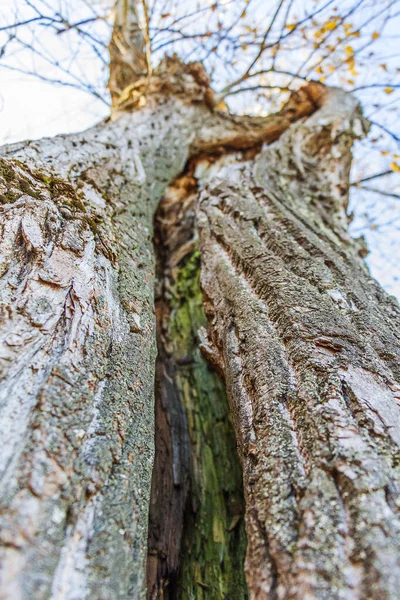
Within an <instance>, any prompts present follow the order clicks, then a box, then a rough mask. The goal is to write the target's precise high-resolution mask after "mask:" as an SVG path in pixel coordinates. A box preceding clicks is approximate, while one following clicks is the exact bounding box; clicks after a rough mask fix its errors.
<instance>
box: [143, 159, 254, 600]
mask: <svg viewBox="0 0 400 600" xmlns="http://www.w3.org/2000/svg"><path fill="white" fill-rule="evenodd" d="M192 166H193V165H192ZM196 194H197V186H196V181H195V179H194V178H193V175H192V168H191V167H189V170H188V172H186V173H185V174H184V175H183V176H182V177H181V178H179V179H177V180H176V182H175V183H174V184H173V185H172V186H171V187H170V188H169V190H168V193H167V194H166V196H165V198H164V199H163V200H162V201H161V203H160V206H159V209H158V211H157V214H156V218H155V249H156V255H157V263H158V268H157V272H158V277H157V280H158V289H156V315H157V338H158V351H159V355H158V366H157V369H156V437H155V448H156V450H155V464H154V470H153V478H152V493H151V501H150V514H149V556H148V564H147V577H148V598H149V600H155V599H157V598H164V599H172V598H174V599H175V598H180V599H182V600H184V599H191V598H202V597H209V595H210V594H212V597H218V598H230V599H231V600H245V598H247V590H246V584H245V578H244V556H245V546H246V542H245V533H244V523H243V511H244V500H243V490H242V482H241V479H242V475H241V469H240V466H239V461H238V457H237V453H236V442H235V437H234V434H233V429H232V424H231V422H230V416H229V409H228V404H227V399H226V396H225V391H224V385H223V383H222V381H221V380H220V379H219V377H218V376H217V374H216V373H215V372H214V371H213V370H212V369H211V368H210V366H209V365H208V364H207V362H206V360H205V359H204V357H203V356H202V354H201V351H200V348H199V345H200V340H199V336H198V333H197V330H198V328H200V327H201V326H203V325H205V322H206V321H205V315H204V313H203V309H202V293H201V290H200V287H199V275H200V262H199V253H198V250H197V241H196V237H195V228H194V200H195V197H196ZM189 459H190V460H189Z"/></svg>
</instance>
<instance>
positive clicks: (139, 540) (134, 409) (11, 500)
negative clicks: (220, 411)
mask: <svg viewBox="0 0 400 600" xmlns="http://www.w3.org/2000/svg"><path fill="white" fill-rule="evenodd" d="M192 123H193V115H192V114H191V108H190V106H183V105H182V103H179V102H177V101H175V100H173V99H172V100H171V101H169V102H166V103H165V104H161V105H158V106H156V107H154V109H150V108H148V109H143V110H142V111H140V112H136V113H133V114H130V115H124V116H122V117H121V118H120V119H118V120H117V121H114V122H108V123H105V124H101V125H99V126H98V127H96V128H95V129H93V130H91V131H89V132H85V133H83V134H79V135H74V136H68V137H59V138H55V139H54V140H43V141H40V142H31V143H28V144H25V145H19V146H13V147H11V148H7V149H6V150H5V153H6V156H7V158H6V159H3V160H2V162H1V176H2V180H1V184H2V194H3V195H2V200H3V206H2V234H3V235H2V249H1V252H2V279H1V285H2V294H1V295H2V324H1V335H2V340H3V342H4V345H3V350H2V356H1V362H2V367H3V372H2V378H3V383H2V387H1V397H2V404H1V407H2V408H1V410H2V412H1V421H0V423H1V435H0V440H1V452H0V456H1V465H2V468H1V471H2V479H1V507H2V527H1V540H2V561H1V562H2V569H3V573H4V577H5V581H4V585H3V588H2V589H3V594H4V597H7V598H13V599H17V598H49V597H52V598H71V599H72V598H86V597H91V598H94V597H96V598H100V597H101V598H127V597H135V598H139V597H141V594H142V593H143V589H144V585H145V580H144V576H145V559H146V554H147V552H146V550H147V548H146V546H147V544H146V541H147V513H148V501H149V492H150V480H151V468H152V461H153V412H154V403H153V394H154V362H155V353H156V347H155V319H154V299H153V288H154V269H155V265H154V252H153V247H152V244H153V243H152V222H153V215H154V211H155V208H156V206H157V204H158V200H159V198H160V197H161V196H162V194H163V191H164V189H165V186H166V185H167V184H168V182H169V181H170V180H171V178H173V177H174V176H175V175H176V174H177V173H178V172H179V171H180V170H181V169H182V167H183V165H184V163H185V160H186V158H187V153H188V148H189V143H190V141H191V139H193V136H194V133H193V127H192ZM163 140H165V142H164V143H163ZM3 153H4V150H3ZM20 161H23V163H22V162H20Z"/></svg>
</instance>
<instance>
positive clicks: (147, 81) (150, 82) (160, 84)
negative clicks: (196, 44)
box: [113, 55, 215, 112]
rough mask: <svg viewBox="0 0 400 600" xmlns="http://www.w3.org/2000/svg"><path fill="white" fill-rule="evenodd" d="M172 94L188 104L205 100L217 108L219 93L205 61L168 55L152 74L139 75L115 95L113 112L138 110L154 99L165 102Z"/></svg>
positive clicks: (210, 105)
mask: <svg viewBox="0 0 400 600" xmlns="http://www.w3.org/2000/svg"><path fill="white" fill-rule="evenodd" d="M170 96H174V97H178V98H181V99H182V100H184V101H185V103H189V104H191V103H204V104H205V105H207V106H209V107H210V108H213V107H214V105H215V94H214V91H213V90H212V89H211V87H210V78H209V76H208V75H207V73H206V70H205V68H204V66H203V65H202V63H201V62H198V61H196V62H190V63H188V64H186V63H184V62H182V61H181V60H180V59H179V58H178V56H177V55H173V56H167V57H165V58H164V59H163V60H162V61H161V62H160V64H159V65H158V67H157V68H156V69H155V70H154V71H153V73H152V75H151V76H148V75H145V76H143V77H139V78H138V79H136V80H135V81H134V82H133V83H131V84H130V85H128V86H126V87H125V89H124V90H123V91H122V92H121V94H120V95H119V96H118V97H117V98H113V111H114V112H116V111H117V112H122V111H129V110H135V109H136V108H138V107H141V106H144V105H146V104H147V103H148V102H149V101H150V99H151V101H153V102H157V103H158V102H163V101H165V99H166V98H169V97H170Z"/></svg>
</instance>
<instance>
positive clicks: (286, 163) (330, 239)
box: [197, 90, 400, 599]
mask: <svg viewBox="0 0 400 600" xmlns="http://www.w3.org/2000/svg"><path fill="white" fill-rule="evenodd" d="M362 130H363V121H362V118H361V115H360V113H359V109H358V107H357V104H356V103H355V102H354V101H353V100H352V99H351V98H350V97H348V96H346V95H344V94H342V93H340V92H339V91H336V90H333V91H331V97H330V98H328V100H327V101H326V103H325V105H324V107H322V108H321V109H320V111H318V112H316V113H315V114H314V115H313V116H312V117H310V118H309V119H308V120H307V121H305V122H302V123H297V124H295V125H292V126H291V127H290V128H289V129H288V131H287V132H286V133H284V134H283V136H282V137H281V138H280V140H279V141H278V142H276V143H274V144H272V145H270V146H268V147H267V148H266V149H265V150H264V151H263V152H262V153H261V155H260V156H259V158H258V159H257V160H256V163H255V164H253V163H248V164H245V165H230V166H226V167H225V168H223V169H221V170H220V172H219V173H218V174H217V177H215V178H214V179H213V180H211V181H210V182H209V183H208V184H207V185H206V187H205V190H204V191H203V193H202V194H201V196H200V200H199V203H198V208H197V215H198V225H199V235H200V252H201V261H202V286H203V289H204V295H205V310H206V313H207V316H208V321H209V339H208V341H207V342H206V345H207V347H208V354H209V356H210V357H212V358H213V360H214V362H215V364H216V365H218V368H219V369H220V370H221V371H222V372H223V373H224V376H225V380H226V385H227V390H228V396H229V400H230V403H231V407H232V412H233V415H234V423H235V429H236V433H237V437H238V442H239V449H240V454H241V460H242V464H243V472H244V487H245V495H246V528H247V535H248V550H247V566H246V571H247V581H248V585H249V592H250V597H251V598H257V599H262V598H279V599H281V598H282V599H283V598H288V597H290V598H299V599H300V598H301V599H303V598H324V599H327V598H332V599H333V598H335V599H336V598H346V599H347V598H348V599H350V598H351V599H353V598H360V599H361V598H366V597H369V598H376V599H378V598H393V599H394V598H396V597H397V594H398V589H399V585H400V581H399V579H398V577H399V575H398V573H399V561H400V545H399V541H398V540H399V537H398V535H399V528H400V521H399V518H398V506H399V489H400V488H399V483H400V480H399V458H400V453H399V445H400V437H399V426H398V423H399V416H400V414H399V411H400V409H399V404H398V399H399V371H398V358H399V348H400V345H399V340H400V335H399V329H398V326H399V325H398V324H399V321H398V316H399V314H400V313H399V307H398V304H397V303H396V302H395V301H394V300H393V299H391V298H390V297H388V296H387V295H385V294H384V292H383V291H382V290H381V289H380V287H379V286H378V284H377V283H376V282H375V281H373V280H372V279H371V278H370V276H369V274H368V272H367V269H366V267H365V266H364V264H363V263H362V259H361V258H360V254H361V255H362V254H363V253H364V248H363V247H362V245H361V246H360V244H358V243H357V242H354V241H352V240H351V239H350V237H349V235H348V233H347V231H346V228H345V224H346V222H345V207H346V201H347V190H348V172H349V168H350V147H351V144H352V141H353V139H354V137H356V136H357V135H360V134H361V133H362Z"/></svg>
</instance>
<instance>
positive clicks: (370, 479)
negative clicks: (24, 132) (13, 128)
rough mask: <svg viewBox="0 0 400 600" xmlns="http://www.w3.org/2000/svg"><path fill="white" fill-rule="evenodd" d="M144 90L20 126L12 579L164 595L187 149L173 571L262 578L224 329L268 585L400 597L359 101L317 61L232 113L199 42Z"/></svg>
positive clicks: (9, 474) (8, 539) (392, 416)
mask: <svg viewBox="0 0 400 600" xmlns="http://www.w3.org/2000/svg"><path fill="white" fill-rule="evenodd" d="M121 77H122V75H121ZM143 85H144V84H143ZM145 90H146V95H145V96H144V95H143V93H139V91H138V88H137V87H135V89H133V90H130V92H129V93H127V92H126V93H125V95H124V94H122V95H119V96H118V98H117V97H116V98H114V100H115V104H116V106H118V110H119V114H117V112H115V113H114V116H113V118H112V119H109V120H107V121H106V122H104V123H102V124H100V125H98V126H97V127H95V128H94V129H92V130H90V131H88V132H85V133H83V134H77V135H71V136H60V137H57V138H55V139H53V140H42V141H40V142H30V143H26V144H19V145H18V144H17V145H14V146H11V147H6V148H4V149H3V151H2V155H3V157H4V158H2V159H1V172H0V176H1V179H0V194H1V200H2V203H3V206H2V209H1V210H2V241H1V243H2V247H1V257H2V265H1V267H2V268H1V280H0V285H1V290H2V294H1V336H2V341H3V342H4V343H3V347H2V350H1V363H2V387H1V404H0V407H1V420H0V432H1V434H0V444H1V447H0V464H1V484H0V485H1V487H0V502H1V537H0V539H1V565H2V567H1V568H2V577H3V578H4V583H3V585H2V596H1V598H4V599H7V600H9V599H11V598H12V599H13V600H18V599H21V600H28V599H35V600H36V599H37V600H39V599H40V600H41V599H47V598H52V599H54V600H55V599H57V600H59V599H64V600H81V599H82V600H83V599H86V598H88V599H89V598H90V599H96V600H97V599H99V600H100V599H101V600H114V599H115V600H117V599H126V598H134V599H141V598H143V597H144V595H145V586H146V555H147V523H148V510H149V504H150V488H151V470H152V464H153V454H154V452H153V439H154V373H155V358H156V319H155V314H154V285H155V270H156V264H155V252H154V248H153V218H154V215H155V212H156V209H157V206H158V204H159V201H160V199H161V198H162V197H163V195H164V193H165V190H166V188H167V186H168V185H169V184H170V183H171V182H172V181H173V180H174V179H175V178H176V177H177V175H179V174H180V173H181V172H183V171H186V173H187V174H189V177H190V178H191V180H193V177H194V178H195V180H199V182H200V183H199V186H200V188H204V190H203V192H202V194H201V196H200V201H199V202H198V201H197V191H196V186H197V182H196V181H195V180H193V185H191V186H189V189H184V190H183V192H181V195H180V196H179V197H178V205H180V204H181V205H182V211H183V212H182V223H186V222H187V218H189V221H190V226H189V230H190V231H189V234H188V235H187V232H186V233H185V228H184V227H183V228H182V226H180V224H179V222H178V227H177V230H176V231H175V230H174V227H175V225H174V226H173V227H172V229H171V220H170V219H169V217H168V214H169V213H168V210H169V209H168V206H169V205H168V195H167V196H166V200H164V201H163V203H162V205H161V207H163V209H162V210H160V212H159V213H158V222H159V226H160V227H161V228H162V227H164V230H163V231H164V233H163V234H162V236H161V238H160V239H159V241H158V254H159V258H160V260H161V263H162V264H163V267H162V272H161V273H160V276H159V283H158V286H157V292H156V297H157V303H156V306H157V315H158V332H159V335H158V345H159V367H158V372H159V374H160V375H159V381H158V384H157V386H156V387H157V389H158V390H159V393H158V398H159V404H158V405H159V407H161V409H158V413H157V416H158V424H157V430H158V431H159V432H160V437H159V441H160V440H161V442H162V444H164V446H163V447H165V449H166V450H165V455H162V454H159V455H158V457H157V460H156V465H157V464H158V465H161V467H160V470H159V471H157V468H158V467H157V466H156V471H155V476H154V478H153V492H152V503H151V506H152V507H153V509H154V507H155V509H154V510H155V512H154V511H153V513H152V512H150V525H151V528H150V541H149V552H150V557H151V558H150V560H149V570H148V581H149V583H150V589H149V591H150V592H151V593H153V592H154V594H153V597H154V598H156V597H160V598H161V597H164V598H165V597H167V596H166V594H167V592H166V593H165V594H164V589H165V588H166V587H167V584H168V583H171V582H172V581H174V585H175V588H174V590H175V591H174V594H175V596H173V595H171V596H170V597H171V598H172V597H181V598H203V597H204V598H220V597H222V598H223V597H224V595H225V597H230V598H232V600H236V599H238V600H239V599H240V600H244V598H245V597H246V590H245V585H244V581H243V577H242V574H241V569H240V563H241V561H242V558H241V557H242V554H243V552H244V546H245V536H244V531H243V528H242V521H241V515H242V497H241V494H242V492H241V483H240V469H239V466H238V465H237V464H236V462H235V453H234V448H233V446H234V442H233V437H232V431H231V425H230V417H229V415H228V411H227V405H226V403H225V395H224V389H223V388H224V386H223V385H222V384H221V381H220V380H219V379H218V377H217V375H216V374H215V373H214V372H213V371H212V370H211V369H210V368H209V367H208V366H207V364H206V362H205V361H204V359H203V358H201V356H200V353H199V348H201V349H202V351H203V355H204V356H205V357H206V358H207V359H208V360H209V361H211V363H212V364H213V365H214V366H215V367H216V369H217V370H218V371H219V373H220V374H222V375H223V377H224V379H225V385H226V391H227V394H228V398H229V402H230V406H231V414H232V420H233V425H234V428H235V432H236V439H237V443H238V447H239V455H240V460H241V463H242V468H243V481H244V494H245V501H246V531H247V559H246V574H247V583H248V587H249V594H250V597H251V598H254V599H255V598H257V599H258V598H271V599H275V598H299V599H300V598H302V599H303V598H321V599H322V598H323V599H325V598H349V599H350V598H351V599H353V598H367V597H371V598H380V599H382V598H395V597H396V593H397V589H399V586H400V582H399V579H400V569H399V565H398V560H399V542H398V539H396V535H397V533H398V531H397V529H398V520H397V511H398V507H397V503H396V502H397V498H398V495H397V493H398V487H397V479H398V474H397V464H398V460H397V457H398V444H399V443H400V433H399V431H398V427H399V426H398V425H397V419H398V413H399V411H400V409H399V408H398V404H397V400H396V393H397V394H398V387H396V383H395V382H396V381H397V382H398V383H399V381H398V378H399V369H398V363H396V361H395V359H396V356H398V340H399V331H398V329H396V327H397V328H398V322H397V324H396V323H395V317H397V316H398V312H399V309H398V306H397V304H396V303H395V302H394V301H392V300H391V299H390V298H388V297H387V296H386V295H385V294H384V292H383V291H382V290H381V289H380V288H379V286H378V285H377V284H376V282H374V281H373V280H371V278H370V277H369V275H368V273H367V271H366V268H365V267H364V265H363V264H362V260H361V258H360V257H359V256H358V253H359V252H360V248H359V246H357V244H356V243H355V242H353V241H351V240H350V238H349V237H348V235H347V233H346V230H345V225H346V218H345V213H344V201H345V198H346V195H347V176H348V170H349V165H350V146H351V143H352V139H353V137H354V136H355V135H359V134H360V133H361V131H360V132H358V131H357V124H358V126H359V127H360V125H362V119H361V117H360V115H359V113H358V108H357V106H356V105H355V103H354V101H353V100H352V99H351V98H348V97H347V96H345V95H343V94H341V93H339V92H331V93H330V94H328V95H327V99H326V98H325V96H326V94H322V95H321V87H320V86H310V87H309V88H307V89H305V90H304V91H302V92H301V93H300V94H297V95H294V96H293V97H292V99H291V100H290V102H289V103H288V105H287V106H286V107H285V108H284V109H283V110H282V111H281V113H279V114H278V115H275V116H271V117H268V118H265V119H261V118H245V117H243V118H241V117H232V116H230V115H227V114H224V113H218V112H217V111H215V110H213V109H212V92H211V90H210V88H209V87H208V80H207V78H206V76H205V74H204V72H203V71H202V69H201V67H200V66H199V65H198V64H197V63H194V64H193V65H188V66H185V65H182V63H180V62H179V61H178V60H177V59H167V60H166V61H164V62H163V63H162V64H161V65H160V67H159V69H158V71H157V72H156V73H155V74H154V75H153V77H152V78H151V79H150V80H148V81H147V82H146V85H145ZM321 105H322V108H320V110H319V111H317V112H316V113H315V114H314V115H313V116H312V117H310V118H309V119H308V120H304V118H305V117H307V116H309V115H310V114H311V113H313V111H314V110H315V108H317V107H320V106H321ZM128 108H129V110H133V112H129V113H128V112H126V110H127V109H128ZM298 119H301V120H300V122H299V123H298V124H294V125H293V124H292V125H291V123H293V122H294V121H296V120H298ZM285 130H287V131H286V132H285ZM284 132H285V133H284ZM282 134H283V135H282ZM280 136H281V137H280ZM278 138H280V139H279V141H275V140H278ZM274 141H275V143H273V144H272V145H270V146H268V147H266V149H264V150H263V151H262V152H261V153H260V150H261V145H262V143H263V142H267V143H270V142H274ZM189 159H191V160H190V162H188V160H189ZM223 164H225V166H223ZM215 176H216V177H215ZM207 178H208V181H206V179H207ZM183 207H184V208H183ZM163 210H164V212H162V211H163ZM194 211H196V213H197V224H198V230H199V234H200V244H199V250H200V258H201V270H202V286H203V299H204V301H205V309H206V314H207V317H208V322H209V334H208V336H207V335H206V334H205V329H204V327H203V326H204V325H205V320H204V316H203V315H202V310H201V303H200V296H201V293H200V288H199V284H198V275H199V250H198V249H196V244H197V233H196V226H195V225H194V220H193V214H194ZM167 217H168V218H167ZM160 219H161V221H163V219H164V221H163V222H162V223H161V221H160ZM179 219H180V217H179ZM179 219H178V221H179ZM172 221H173V220H172ZM174 231H175V233H174ZM170 234H171V237H170ZM172 234H174V235H175V237H173V236H172ZM174 240H175V242H176V244H175V246H174ZM160 255H161V256H160ZM396 335H397V337H396ZM396 352H397V354H396ZM396 377H397V380H396ZM163 411H164V413H163ZM185 411H186V412H185ZM156 443H157V438H156ZM162 444H159V448H161V446H162ZM189 451H190V454H191V457H190V460H189V456H188V453H189ZM158 472H160V473H161V474H162V472H164V476H160V477H158V476H156V474H157V473H158ZM166 473H167V474H168V473H169V474H170V475H169V476H168V475H167V476H165V474H166ZM171 477H172V480H173V481H172V485H171ZM163 490H165V492H163ZM188 498H189V503H188V501H187V499H188ZM163 500H164V503H163ZM168 506H169V507H171V506H173V509H172V510H170V512H168V515H169V517H171V518H169V517H168V519H162V518H161V519H160V515H164V514H167V513H166V512H165V510H166V507H168ZM168 510H169V509H168ZM184 520H185V521H184ZM211 520H212V522H211ZM160 521H161V524H162V523H163V521H164V522H165V523H166V524H167V529H164V530H162V529H157V528H159V527H160ZM154 523H155V525H154ZM174 531H175V532H176V539H174V535H173V532H174ZM157 532H158V533H157ZM211 538H212V539H211ZM181 539H182V542H181ZM182 545H183V546H182ZM182 547H183V548H184V550H183V551H182ZM183 570H184V572H183ZM188 574H189V575H188ZM163 578H164V579H166V580H167V581H161V580H162V579H163ZM169 589H170V590H171V589H172V587H171V586H170V588H169ZM163 594H164V596H163Z"/></svg>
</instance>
